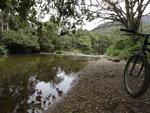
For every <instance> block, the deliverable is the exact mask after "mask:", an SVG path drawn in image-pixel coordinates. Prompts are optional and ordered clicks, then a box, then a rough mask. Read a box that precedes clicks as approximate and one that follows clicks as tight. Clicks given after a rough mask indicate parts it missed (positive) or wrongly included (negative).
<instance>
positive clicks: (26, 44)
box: [2, 29, 40, 53]
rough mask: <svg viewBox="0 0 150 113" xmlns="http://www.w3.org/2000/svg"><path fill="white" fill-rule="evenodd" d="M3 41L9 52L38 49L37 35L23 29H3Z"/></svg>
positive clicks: (26, 51) (24, 51)
mask: <svg viewBox="0 0 150 113" xmlns="http://www.w3.org/2000/svg"><path fill="white" fill-rule="evenodd" d="M2 35H3V43H4V44H5V45H6V48H7V49H8V50H9V52H10V53H28V52H36V51H39V48H40V47H39V44H38V37H37V36H36V35H33V34H32V33H30V32H26V31H25V30H23V29H20V30H19V31H13V30H9V31H4V32H3V33H2Z"/></svg>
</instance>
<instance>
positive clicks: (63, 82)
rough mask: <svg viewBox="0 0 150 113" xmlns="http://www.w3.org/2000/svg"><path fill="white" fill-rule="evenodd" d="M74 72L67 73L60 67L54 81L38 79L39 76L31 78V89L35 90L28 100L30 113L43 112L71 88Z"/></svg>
mask: <svg viewBox="0 0 150 113" xmlns="http://www.w3.org/2000/svg"><path fill="white" fill-rule="evenodd" d="M73 75H74V74H73V73H70V75H66V73H65V72H64V71H62V70H61V69H60V68H58V70H57V74H56V76H55V79H54V81H53V82H44V81H39V80H37V79H36V78H37V76H34V77H31V78H30V79H29V90H31V91H33V92H32V93H31V95H30V96H29V99H28V100H27V103H28V104H29V105H30V108H29V109H28V112H29V113H41V112H42V110H47V109H48V108H49V107H50V106H51V105H52V104H53V103H54V102H55V101H56V100H58V99H59V98H60V97H61V96H63V94H64V93H66V92H67V90H68V89H69V88H70V84H71V82H72V80H73V77H74V76H73Z"/></svg>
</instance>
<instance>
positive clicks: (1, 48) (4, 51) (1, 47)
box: [0, 44, 8, 55]
mask: <svg viewBox="0 0 150 113" xmlns="http://www.w3.org/2000/svg"><path fill="white" fill-rule="evenodd" d="M7 53H8V50H7V49H6V47H5V46H4V45H3V44H0V55H6V54H7Z"/></svg>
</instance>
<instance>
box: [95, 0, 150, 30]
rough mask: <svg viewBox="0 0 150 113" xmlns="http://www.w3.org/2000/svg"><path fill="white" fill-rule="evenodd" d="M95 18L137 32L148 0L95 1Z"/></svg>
mask: <svg viewBox="0 0 150 113" xmlns="http://www.w3.org/2000/svg"><path fill="white" fill-rule="evenodd" d="M96 1H97V4H98V7H99V9H100V10H99V11H97V12H96V14H97V16H99V17H101V18H104V19H110V20H113V21H118V22H120V23H121V24H122V25H123V26H124V27H125V28H126V29H130V30H132V31H135V32H137V31H138V30H139V27H140V23H141V18H142V15H143V13H144V11H145V10H146V8H147V6H148V5H149V4H150V0H101V2H100V0H99V1H98V0H96Z"/></svg>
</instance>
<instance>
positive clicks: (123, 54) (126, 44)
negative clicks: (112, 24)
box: [106, 37, 140, 59]
mask: <svg viewBox="0 0 150 113" xmlns="http://www.w3.org/2000/svg"><path fill="white" fill-rule="evenodd" d="M139 48H140V43H135V42H134V41H133V39H131V38H129V37H124V38H122V39H120V40H118V41H116V42H115V43H114V44H112V45H111V46H110V47H109V48H107V51H106V54H107V55H109V56H118V57H119V58H121V59H127V58H128V57H129V56H131V55H132V54H133V53H135V52H136V51H138V50H139Z"/></svg>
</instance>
